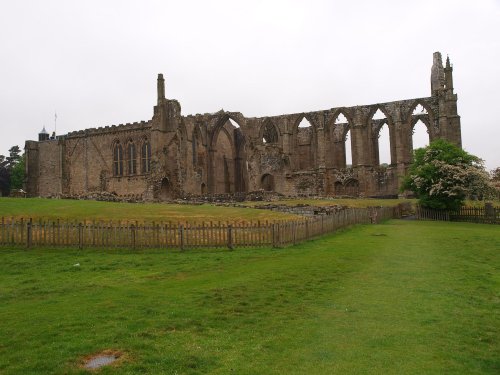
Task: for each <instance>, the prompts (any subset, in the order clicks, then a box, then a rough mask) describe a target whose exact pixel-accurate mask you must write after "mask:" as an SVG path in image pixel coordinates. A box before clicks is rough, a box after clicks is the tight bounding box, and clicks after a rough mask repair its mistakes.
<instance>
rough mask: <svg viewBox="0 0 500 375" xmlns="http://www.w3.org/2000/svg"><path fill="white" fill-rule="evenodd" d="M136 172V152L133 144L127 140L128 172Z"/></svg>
mask: <svg viewBox="0 0 500 375" xmlns="http://www.w3.org/2000/svg"><path fill="white" fill-rule="evenodd" d="M136 173H137V153H136V151H135V144H134V143H133V142H129V144H128V174H136Z"/></svg>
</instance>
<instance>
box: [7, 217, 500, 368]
mask: <svg viewBox="0 0 500 375" xmlns="http://www.w3.org/2000/svg"><path fill="white" fill-rule="evenodd" d="M499 249H500V236H499V232H498V227H497V226H493V225H490V226H488V225H479V224H463V223H443V222H415V221H399V220H393V221H389V222H387V223H385V224H381V225H371V226H357V227H354V228H352V229H349V230H346V231H344V232H341V233H337V234H334V235H330V236H326V237H324V238H322V239H319V240H315V241H310V242H307V243H304V244H302V245H299V246H295V247H290V248H285V249H274V250H273V249H249V250H236V251H222V250H221V251H215V250H214V251H188V252H184V253H181V252H166V251H164V250H156V251H144V252H137V251H136V252H133V251H125V250H121V251H103V250H101V251H98V250H83V251H76V250H73V249H67V250H61V249H59V250H52V249H40V250H33V251H26V250H18V249H17V250H16V249H6V248H2V249H0V322H1V324H0V373H2V374H44V373H47V374H48V373H50V374H74V373H86V371H85V370H82V369H81V368H80V367H79V366H80V365H81V361H82V358H84V357H85V356H87V355H89V354H93V353H97V352H100V351H103V350H106V349H109V350H116V351H121V352H122V353H123V356H122V357H121V359H120V360H119V362H118V363H117V364H116V365H115V366H110V367H104V368H102V369H101V370H100V371H99V373H101V374H111V373H113V374H137V373H147V374H205V373H210V374H229V373H234V374H334V373H337V374H443V373H446V374H488V373H490V374H498V373H499V371H500V345H499V342H498V338H499V337H500V317H499V311H500V306H499V304H500V303H499V302H500V295H499V294H500V273H499V272H498V268H499V263H500V262H499V260H500V255H499V251H498V250H499ZM75 264H79V266H74V265H75Z"/></svg>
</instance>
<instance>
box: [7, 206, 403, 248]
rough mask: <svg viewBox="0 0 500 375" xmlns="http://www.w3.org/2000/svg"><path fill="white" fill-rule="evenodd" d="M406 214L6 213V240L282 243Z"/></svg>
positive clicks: (132, 244) (106, 244) (388, 210)
mask: <svg viewBox="0 0 500 375" xmlns="http://www.w3.org/2000/svg"><path fill="white" fill-rule="evenodd" d="M400 216H401V210H400V208H399V207H378V208H365V209H360V208H352V209H346V210H342V211H339V212H337V213H335V214H332V215H321V216H316V217H313V218H301V219H298V220H296V221H279V222H273V223H269V222H265V223H262V222H252V223H234V224H230V223H220V222H218V223H213V222H210V223H201V224H200V223H196V224H189V223H187V224H172V223H149V224H139V223H121V222H119V223H116V222H88V221H84V222H63V221H61V220H55V221H41V220H39V221H33V220H31V219H28V220H26V219H8V218H2V222H1V224H0V225H1V227H0V245H21V246H25V247H27V248H31V247H35V246H54V247H57V246H62V247H72V246H77V247H78V248H84V247H102V248H112V247H123V248H132V249H136V248H172V249H174V248H175V249H189V248H218V247H227V248H230V249H233V248H236V247H259V246H273V247H282V246H287V245H292V244H296V243H299V242H302V241H305V240H307V239H310V238H314V237H318V236H321V235H323V234H326V233H331V232H334V231H336V230H338V229H340V228H345V227H347V226H350V225H354V224H367V223H375V222H379V221H382V220H387V219H391V218H398V217H400Z"/></svg>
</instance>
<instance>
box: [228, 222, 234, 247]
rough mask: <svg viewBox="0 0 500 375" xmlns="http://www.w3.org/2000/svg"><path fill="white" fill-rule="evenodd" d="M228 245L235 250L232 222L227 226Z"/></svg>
mask: <svg viewBox="0 0 500 375" xmlns="http://www.w3.org/2000/svg"><path fill="white" fill-rule="evenodd" d="M227 247H228V248H229V250H233V226H232V225H231V224H228V226H227Z"/></svg>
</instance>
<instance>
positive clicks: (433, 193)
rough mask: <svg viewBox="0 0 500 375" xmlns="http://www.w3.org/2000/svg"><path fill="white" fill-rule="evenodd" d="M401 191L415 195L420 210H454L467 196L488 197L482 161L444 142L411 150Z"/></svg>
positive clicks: (489, 187)
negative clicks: (409, 161)
mask: <svg viewBox="0 0 500 375" xmlns="http://www.w3.org/2000/svg"><path fill="white" fill-rule="evenodd" d="M402 190H411V191H413V192H414V193H415V195H416V197H417V198H418V200H419V203H420V204H421V205H422V206H423V207H428V208H434V209H443V210H455V209H458V208H459V207H460V206H461V205H463V203H464V201H465V199H466V198H467V197H468V196H478V197H484V196H485V195H489V194H491V183H490V180H489V176H488V173H487V172H486V170H485V168H484V165H483V161H482V160H481V159H480V158H478V157H477V156H474V155H471V154H469V153H468V152H466V151H464V150H462V149H461V148H460V147H457V146H455V145H454V144H452V143H449V142H447V141H444V140H441V139H439V140H436V141H434V142H432V143H431V144H430V145H429V146H427V147H424V148H419V149H416V150H415V151H414V155H413V163H412V165H411V166H410V169H409V172H408V174H407V176H406V177H405V179H404V181H403V185H402Z"/></svg>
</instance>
